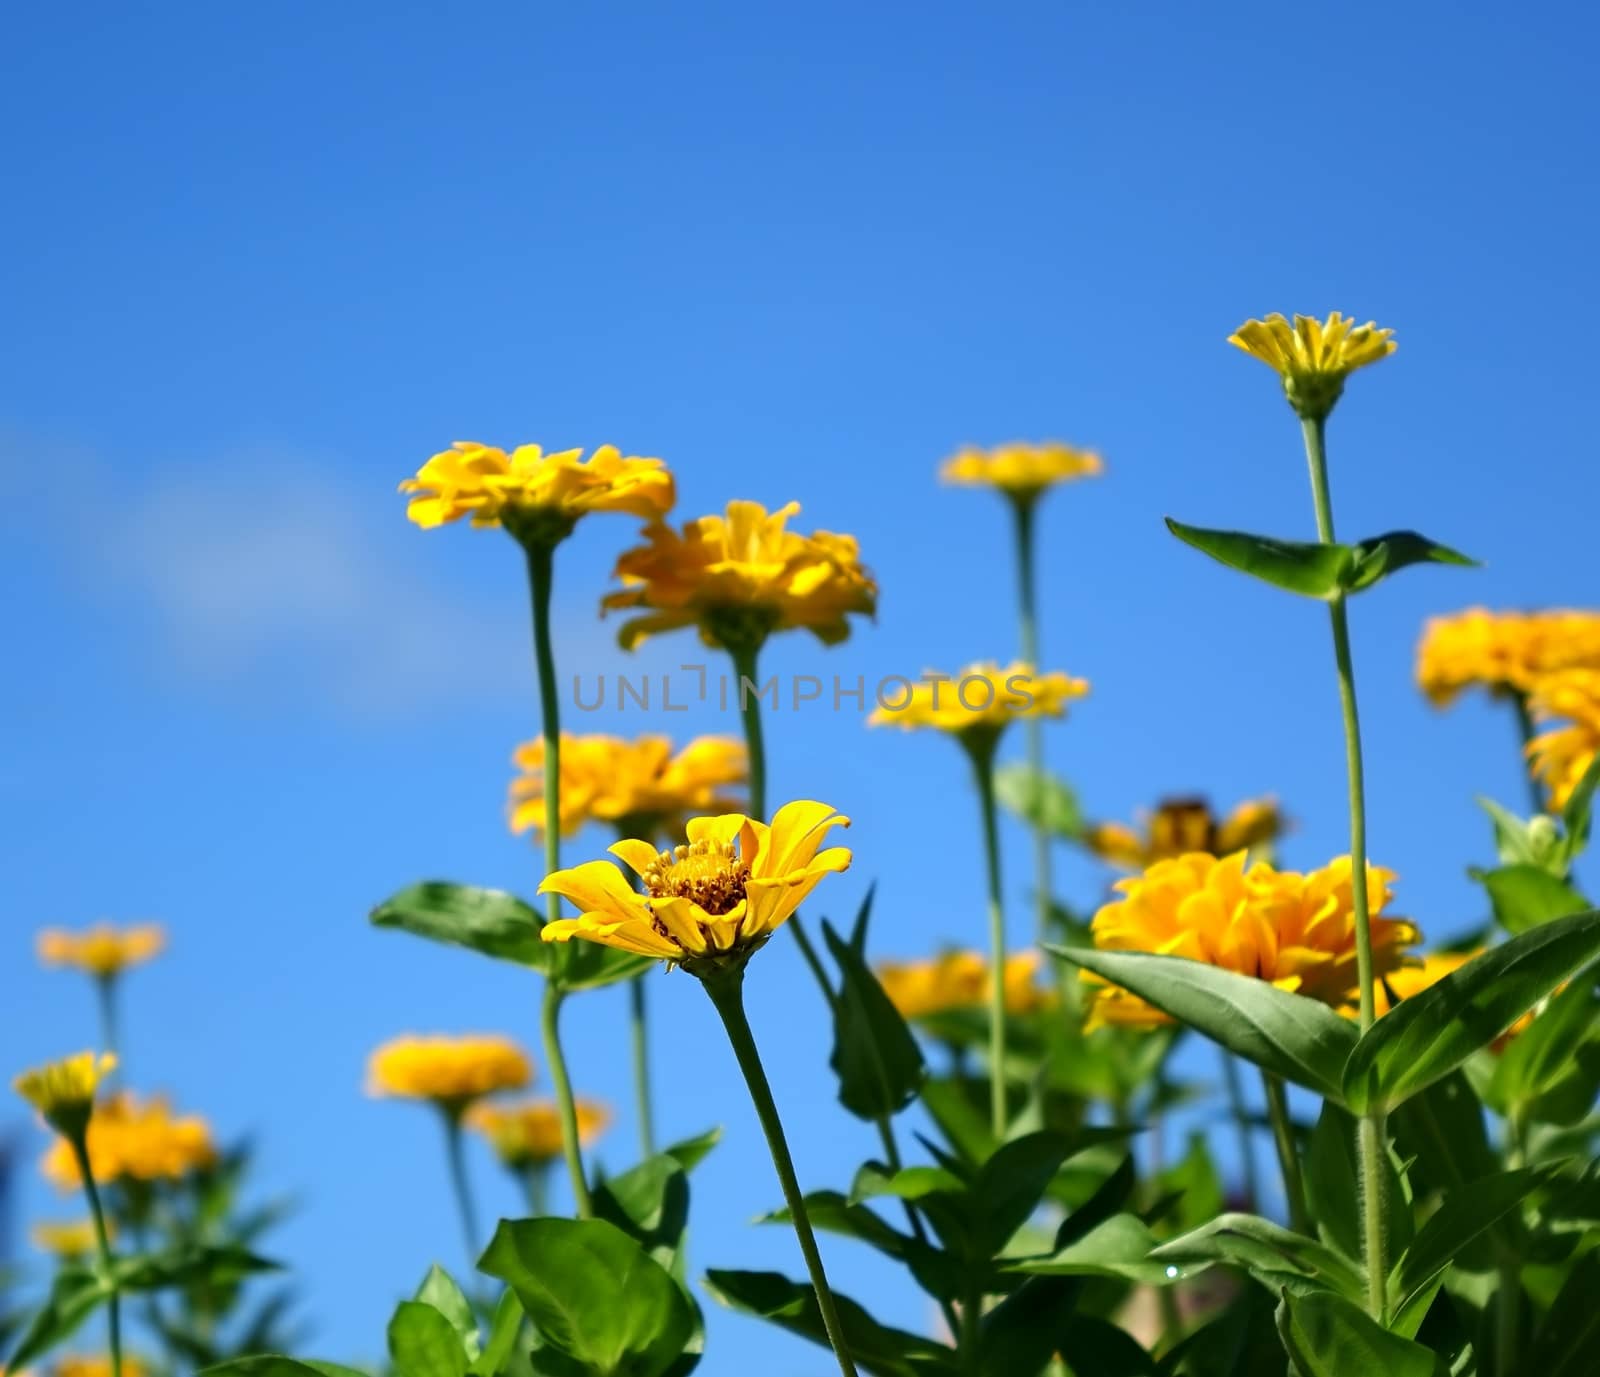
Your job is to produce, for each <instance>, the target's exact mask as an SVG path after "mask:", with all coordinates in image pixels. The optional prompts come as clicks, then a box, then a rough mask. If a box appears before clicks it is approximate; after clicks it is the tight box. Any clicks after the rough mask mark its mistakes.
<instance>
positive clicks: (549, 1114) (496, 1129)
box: [466, 1096, 611, 1168]
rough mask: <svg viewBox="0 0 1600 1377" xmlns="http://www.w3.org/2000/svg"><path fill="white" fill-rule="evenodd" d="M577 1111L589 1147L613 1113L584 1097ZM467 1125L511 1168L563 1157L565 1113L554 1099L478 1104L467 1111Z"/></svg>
mask: <svg viewBox="0 0 1600 1377" xmlns="http://www.w3.org/2000/svg"><path fill="white" fill-rule="evenodd" d="M576 1108H577V1114H578V1142H579V1144H580V1145H582V1146H583V1147H588V1146H589V1144H590V1143H592V1142H594V1140H595V1139H596V1138H598V1137H599V1136H600V1135H601V1134H602V1133H604V1132H605V1131H606V1128H607V1127H608V1126H609V1125H610V1123H611V1111H610V1109H608V1108H607V1107H606V1106H605V1105H603V1104H602V1103H601V1102H600V1101H599V1100H591V1099H586V1098H584V1097H582V1096H579V1097H578V1100H577V1105H576ZM466 1124H467V1127H468V1128H472V1129H476V1130H477V1131H478V1132H479V1133H481V1134H483V1136H484V1138H486V1139H487V1140H488V1143H489V1146H490V1147H492V1148H493V1149H494V1152H495V1156H497V1157H498V1158H499V1159H500V1160H501V1161H502V1162H504V1163H505V1164H506V1166H508V1167H512V1168H519V1167H529V1166H541V1165H543V1164H544V1163H546V1162H553V1161H555V1160H556V1158H558V1157H560V1156H561V1111H560V1109H559V1108H558V1107H557V1105H556V1103H555V1101H554V1100H523V1101H520V1102H518V1103H515V1104H496V1103H493V1102H485V1103H483V1104H476V1105H473V1107H472V1108H471V1109H469V1110H468V1111H467V1117H466Z"/></svg>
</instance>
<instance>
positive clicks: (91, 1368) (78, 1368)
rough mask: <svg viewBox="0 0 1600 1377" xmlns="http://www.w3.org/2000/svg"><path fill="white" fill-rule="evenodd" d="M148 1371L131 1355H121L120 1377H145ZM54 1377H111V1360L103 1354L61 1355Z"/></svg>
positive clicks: (57, 1361)
mask: <svg viewBox="0 0 1600 1377" xmlns="http://www.w3.org/2000/svg"><path fill="white" fill-rule="evenodd" d="M149 1371H150V1369H149V1368H148V1367H146V1366H145V1364H144V1363H142V1362H140V1361H139V1359H137V1358H135V1357H133V1356H132V1355H131V1354H128V1353H124V1354H123V1355H122V1377H147V1374H148V1373H149ZM54 1377H111V1359H110V1358H109V1357H107V1356H105V1355H103V1354H99V1353H96V1354H94V1355H92V1356H91V1355H89V1354H84V1353H63V1354H62V1355H61V1356H60V1357H59V1358H57V1359H56V1362H55V1373H54Z"/></svg>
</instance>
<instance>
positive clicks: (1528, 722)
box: [1511, 689, 1550, 815]
mask: <svg viewBox="0 0 1600 1377" xmlns="http://www.w3.org/2000/svg"><path fill="white" fill-rule="evenodd" d="M1511 705H1512V707H1513V709H1514V710H1515V711H1516V714H1517V737H1518V739H1519V740H1520V741H1521V742H1522V773H1523V775H1524V776H1525V777H1526V779H1527V781H1528V803H1529V805H1530V806H1531V807H1532V808H1533V811H1534V814H1535V815H1538V814H1539V813H1543V812H1546V811H1548V809H1549V807H1550V804H1549V800H1548V799H1546V798H1545V796H1544V788H1543V786H1542V785H1541V784H1540V783H1539V777H1538V775H1536V774H1534V772H1533V767H1532V765H1531V763H1530V762H1529V760H1528V746H1529V744H1530V743H1531V742H1532V741H1533V735H1534V727H1533V714H1532V713H1531V712H1529V711H1528V695H1527V694H1525V693H1523V692H1521V691H1520V690H1516V689H1513V690H1512V693H1511Z"/></svg>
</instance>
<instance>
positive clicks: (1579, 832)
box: [1561, 755, 1600, 866]
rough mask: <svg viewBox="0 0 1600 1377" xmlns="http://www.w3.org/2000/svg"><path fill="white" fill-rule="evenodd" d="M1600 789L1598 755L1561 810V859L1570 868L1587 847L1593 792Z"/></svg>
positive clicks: (1599, 762) (1599, 760) (1599, 759)
mask: <svg viewBox="0 0 1600 1377" xmlns="http://www.w3.org/2000/svg"><path fill="white" fill-rule="evenodd" d="M1596 789H1600V755H1597V756H1596V757H1595V758H1594V759H1593V760H1592V761H1590V762H1589V768H1588V769H1587V770H1585V771H1584V772H1583V778H1582V779H1580V780H1579V781H1578V783H1577V785H1576V786H1575V787H1574V788H1573V790H1572V792H1571V793H1570V794H1569V795H1567V802H1566V805H1565V806H1564V807H1563V808H1562V810H1561V823H1562V827H1563V829H1564V830H1565V832H1566V836H1565V837H1564V838H1563V846H1562V858H1563V859H1564V860H1565V861H1566V863H1567V864H1568V865H1569V866H1570V865H1571V864H1572V862H1573V861H1575V860H1577V858H1578V857H1579V856H1581V855H1582V854H1583V851H1584V848H1585V847H1587V846H1588V845H1589V827H1590V824H1591V816H1592V814H1593V812H1594V795H1595V790H1596Z"/></svg>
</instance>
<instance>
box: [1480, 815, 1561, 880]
mask: <svg viewBox="0 0 1600 1377" xmlns="http://www.w3.org/2000/svg"><path fill="white" fill-rule="evenodd" d="M1478 807H1480V808H1482V809H1483V811H1484V812H1485V813H1487V814H1488V815H1489V820H1490V821H1491V822H1492V823H1493V824H1494V850H1495V855H1496V856H1497V857H1498V858H1499V860H1500V864H1501V865H1505V866H1512V865H1531V866H1536V867H1537V868H1538V869H1540V870H1549V871H1551V873H1554V869H1555V868H1554V867H1552V866H1551V865H1549V864H1548V862H1549V861H1551V860H1552V859H1555V857H1554V855H1553V853H1554V851H1555V850H1556V849H1557V844H1558V843H1559V841H1560V838H1558V837H1557V836H1556V835H1555V828H1553V827H1551V826H1550V825H1549V819H1548V818H1546V819H1544V825H1543V826H1539V827H1536V826H1535V825H1534V823H1535V822H1537V821H1538V819H1537V818H1535V819H1532V820H1524V819H1523V818H1519V817H1518V816H1517V815H1516V814H1515V813H1513V812H1512V811H1511V810H1510V809H1509V808H1506V807H1504V806H1502V805H1501V804H1498V803H1496V802H1495V801H1494V800H1493V799H1492V798H1485V797H1483V796H1482V795H1481V794H1480V795H1479V796H1478ZM1562 873H1563V874H1564V873H1565V871H1564V870H1563V872H1562ZM1473 878H1474V879H1477V880H1482V879H1483V872H1476V873H1474V875H1473Z"/></svg>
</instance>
